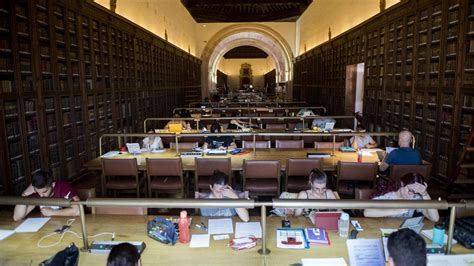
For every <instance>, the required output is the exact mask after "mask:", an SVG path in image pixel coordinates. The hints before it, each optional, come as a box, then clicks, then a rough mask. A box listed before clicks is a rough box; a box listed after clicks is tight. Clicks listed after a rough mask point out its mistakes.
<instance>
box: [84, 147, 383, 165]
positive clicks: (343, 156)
mask: <svg viewBox="0 0 474 266" xmlns="http://www.w3.org/2000/svg"><path fill="white" fill-rule="evenodd" d="M247 151H248V152H246V153H243V154H236V155H231V154H227V155H221V156H209V155H205V156H203V158H227V157H230V158H231V162H232V170H233V171H241V170H242V165H243V160H244V159H245V160H280V165H281V170H285V168H286V160H287V159H288V158H307V157H306V154H307V153H308V152H325V153H328V154H330V153H331V152H332V149H317V150H316V149H273V148H272V149H261V150H258V152H257V153H256V154H255V155H254V154H253V153H252V152H251V150H247ZM133 157H136V158H137V163H138V168H139V169H140V170H142V171H143V170H146V158H177V157H178V156H177V155H176V152H175V151H174V150H170V149H166V151H165V152H161V153H142V154H140V155H136V156H133V155H131V154H128V153H124V154H120V155H116V156H114V157H113V158H114V159H115V158H117V159H120V158H133ZM194 158H195V157H192V156H182V157H181V159H182V161H183V170H184V171H194V169H195V163H194ZM322 160H323V170H324V171H334V170H336V166H337V162H338V161H345V162H357V153H356V152H340V151H336V152H335V155H334V156H331V157H328V158H322ZM378 161H379V159H378V157H377V154H376V153H375V152H373V153H372V155H371V156H367V155H365V156H363V162H378ZM85 167H86V168H87V169H88V170H101V164H100V157H98V158H95V159H93V160H91V161H88V162H86V164H85Z"/></svg>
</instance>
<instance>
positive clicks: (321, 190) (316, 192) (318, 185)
mask: <svg viewBox="0 0 474 266" xmlns="http://www.w3.org/2000/svg"><path fill="white" fill-rule="evenodd" d="M327 179H328V177H327V176H326V174H325V173H324V172H323V171H321V170H319V169H317V168H315V169H313V170H311V172H310V174H309V184H310V186H311V189H309V190H303V191H301V192H300V193H299V194H298V199H337V198H336V195H335V194H334V192H333V191H332V190H330V189H327V188H326V185H327ZM311 211H312V210H308V209H303V208H299V209H296V210H295V216H301V215H303V214H305V215H308V214H309V213H310V212H311ZM318 211H319V210H318Z"/></svg>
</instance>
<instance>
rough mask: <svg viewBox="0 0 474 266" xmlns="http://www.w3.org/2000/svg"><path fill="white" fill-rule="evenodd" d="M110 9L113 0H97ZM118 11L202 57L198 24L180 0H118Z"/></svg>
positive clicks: (96, 0) (183, 48)
mask: <svg viewBox="0 0 474 266" xmlns="http://www.w3.org/2000/svg"><path fill="white" fill-rule="evenodd" d="M94 1H95V2H96V3H98V4H100V5H102V6H104V7H105V8H107V9H110V0H94ZM115 12H116V13H117V14H119V15H121V16H123V17H125V18H127V19H128V20H131V21H133V22H134V23H136V24H138V25H140V26H141V27H143V28H145V29H147V30H149V31H151V32H153V33H154V34H156V35H158V36H160V37H161V38H163V39H165V29H166V33H167V35H168V41H169V42H170V43H172V44H174V45H176V46H177V47H179V48H181V49H182V50H184V51H188V48H189V50H190V52H191V54H192V55H194V56H197V57H200V55H201V52H200V51H198V50H197V40H198V39H197V37H196V36H197V35H196V25H197V24H196V21H194V19H193V17H191V15H190V14H189V12H188V11H187V10H186V9H185V8H184V6H183V5H182V4H181V2H180V1H179V0H158V1H153V0H117V8H116V10H115Z"/></svg>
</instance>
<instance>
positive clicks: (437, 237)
mask: <svg viewBox="0 0 474 266" xmlns="http://www.w3.org/2000/svg"><path fill="white" fill-rule="evenodd" d="M433 245H439V246H443V245H444V224H443V223H438V224H436V225H435V226H434V228H433Z"/></svg>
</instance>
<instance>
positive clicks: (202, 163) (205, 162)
mask: <svg viewBox="0 0 474 266" xmlns="http://www.w3.org/2000/svg"><path fill="white" fill-rule="evenodd" d="M194 160H195V161H194V162H195V167H196V170H195V171H194V191H196V192H199V191H201V190H203V191H209V185H210V183H209V178H210V177H211V175H212V174H213V173H214V170H219V171H221V172H223V173H224V174H226V175H228V176H229V184H232V164H231V160H230V158H195V159H194Z"/></svg>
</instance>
